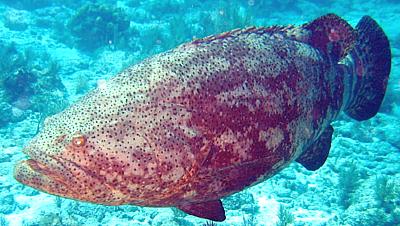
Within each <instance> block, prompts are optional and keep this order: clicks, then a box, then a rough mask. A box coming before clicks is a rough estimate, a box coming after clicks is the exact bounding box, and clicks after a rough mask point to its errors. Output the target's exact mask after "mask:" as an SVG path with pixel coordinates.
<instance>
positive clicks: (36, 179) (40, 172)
mask: <svg viewBox="0 0 400 226" xmlns="http://www.w3.org/2000/svg"><path fill="white" fill-rule="evenodd" d="M14 178H15V179H16V180H17V181H18V182H20V183H22V184H25V185H27V186H29V187H32V188H35V189H38V190H40V191H43V192H46V193H50V194H54V195H60V196H65V195H66V194H67V193H71V192H72V191H71V189H68V186H67V184H66V183H65V182H63V181H62V180H61V179H60V178H59V176H57V175H56V173H55V171H54V170H52V169H50V167H48V166H46V165H45V164H43V163H41V162H39V161H37V160H34V159H26V160H22V161H20V162H18V163H17V164H16V165H15V167H14ZM66 192H67V193H66Z"/></svg>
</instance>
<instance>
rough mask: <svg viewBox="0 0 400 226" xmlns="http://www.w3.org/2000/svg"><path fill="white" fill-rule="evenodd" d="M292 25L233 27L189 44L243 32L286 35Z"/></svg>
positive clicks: (231, 36)
mask: <svg viewBox="0 0 400 226" xmlns="http://www.w3.org/2000/svg"><path fill="white" fill-rule="evenodd" d="M294 28H295V27H294V26H293V25H289V26H271V27H254V26H253V27H247V28H243V29H234V30H231V31H227V32H224V33H221V34H216V35H210V36H207V37H204V38H199V39H195V40H193V41H192V42H191V44H202V43H210V42H213V41H215V40H221V39H226V38H235V37H238V36H240V35H244V34H259V35H262V34H265V33H269V34H273V33H281V34H282V35H283V36H287V35H286V34H287V33H289V32H288V31H290V30H291V29H294Z"/></svg>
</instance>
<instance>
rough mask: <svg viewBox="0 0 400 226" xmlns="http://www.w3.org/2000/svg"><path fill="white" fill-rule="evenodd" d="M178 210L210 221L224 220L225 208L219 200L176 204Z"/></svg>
mask: <svg viewBox="0 0 400 226" xmlns="http://www.w3.org/2000/svg"><path fill="white" fill-rule="evenodd" d="M178 208H179V209H180V210H182V211H183V212H185V213H188V214H190V215H194V216H196V217H201V218H206V219H209V220H212V221H224V220H225V218H226V217H225V210H224V207H223V206H222V202H221V200H214V201H208V202H202V203H188V204H184V205H180V206H178Z"/></svg>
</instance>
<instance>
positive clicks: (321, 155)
mask: <svg viewBox="0 0 400 226" xmlns="http://www.w3.org/2000/svg"><path fill="white" fill-rule="evenodd" d="M332 134H333V128H332V126H331V125H329V126H328V127H327V128H326V129H325V131H324V132H323V133H322V134H321V136H320V137H319V139H318V140H316V141H315V142H314V144H312V145H311V146H310V147H309V148H308V149H307V150H306V151H305V152H304V153H303V154H302V155H300V157H299V158H298V159H297V160H296V162H298V163H300V164H301V165H303V166H304V167H305V168H306V169H308V170H312V171H314V170H317V169H319V168H320V167H321V166H322V165H324V163H325V160H326V159H327V158H328V155H329V149H330V148H331V142H332Z"/></svg>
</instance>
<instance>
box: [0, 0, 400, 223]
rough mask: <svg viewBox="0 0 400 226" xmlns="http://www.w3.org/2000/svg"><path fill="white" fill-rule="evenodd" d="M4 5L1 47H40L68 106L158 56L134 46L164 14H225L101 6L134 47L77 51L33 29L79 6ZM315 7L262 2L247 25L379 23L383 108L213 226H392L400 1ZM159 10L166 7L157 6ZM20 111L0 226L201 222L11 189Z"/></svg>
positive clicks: (188, 19) (7, 135)
mask: <svg viewBox="0 0 400 226" xmlns="http://www.w3.org/2000/svg"><path fill="white" fill-rule="evenodd" d="M10 2H12V1H0V18H1V19H0V41H1V42H10V41H13V42H15V44H16V46H17V47H18V48H21V49H23V48H33V49H45V50H46V51H47V52H48V53H49V55H50V56H51V58H52V59H53V60H54V61H56V62H57V63H58V64H59V66H60V71H59V76H60V78H61V79H62V82H63V84H64V85H65V87H66V92H67V93H68V100H69V103H73V102H74V101H76V100H77V99H79V97H81V96H82V95H84V93H85V92H86V91H87V90H89V89H90V88H91V87H94V86H95V85H96V83H97V81H98V80H101V79H106V78H109V77H110V76H112V75H114V74H116V73H117V72H118V71H120V70H121V69H122V68H123V67H126V66H127V65H128V64H130V63H131V62H137V61H138V60H140V59H143V58H144V57H146V56H147V55H151V54H153V53H156V52H159V51H161V50H162V48H161V47H162V45H163V43H160V42H156V43H150V45H149V46H150V47H151V48H153V49H152V50H151V51H148V50H144V48H145V46H141V47H140V45H141V44H140V43H143V42H141V40H140V39H141V38H142V39H143V38H144V37H145V36H144V35H143V34H141V32H142V31H144V30H145V29H146V28H147V27H149V26H153V25H157V26H159V27H160V29H159V31H160V32H161V31H163V30H168V28H167V27H163V26H167V25H165V21H164V20H165V19H166V18H167V16H168V17H171V16H177V17H179V18H181V20H180V21H181V22H182V23H186V24H188V25H189V26H188V27H189V28H191V29H194V30H196V29H201V28H202V25H201V24H196V15H197V14H196V10H197V11H199V10H202V11H207V10H208V11H209V12H210V13H215V14H218V13H219V14H221V13H222V14H223V13H224V10H226V9H224V4H223V2H222V1H206V3H200V1H193V4H192V3H190V2H189V1H184V0H169V1H159V2H156V1H136V2H138V3H134V4H128V3H127V2H124V1H108V2H110V3H111V4H112V5H113V6H118V7H122V8H124V9H125V10H126V12H127V14H128V18H129V20H130V26H131V27H132V26H133V27H135V29H136V31H137V32H136V33H135V35H136V37H129V38H132V39H133V42H136V41H137V42H138V43H139V44H136V46H135V47H131V48H122V47H121V48H119V47H116V46H114V45H112V44H110V45H104V46H103V47H100V48H96V49H92V50H85V51H82V50H81V48H79V47H78V46H77V45H76V44H74V42H73V41H72V43H71V41H69V42H65V41H63V38H62V37H64V36H65V34H63V35H64V36H62V35H60V34H57V32H58V33H59V32H60V31H59V30H58V31H57V30H54V27H51V26H49V27H46V26H43V23H41V24H40V25H39V23H38V21H39V19H41V20H42V21H43V20H48V21H50V22H54V20H59V24H61V25H60V26H62V24H63V23H64V22H65V21H68V20H69V18H70V17H71V15H73V14H74V13H75V12H76V10H77V8H79V4H74V3H73V1H65V2H68V3H65V5H62V4H50V3H48V4H43V5H40V7H31V8H25V7H24V6H23V4H33V5H34V4H35V2H36V1H21V2H22V5H16V4H14V3H10ZM17 2H19V1H17ZM37 2H40V3H41V4H42V3H43V2H45V3H46V1H37ZM50 2H51V1H50ZM71 2H72V3H71ZM82 2H83V1H82ZM88 2H89V1H88ZM128 2H129V1H128ZM130 2H135V1H130ZM324 2H325V3H319V1H276V2H274V3H271V4H265V6H264V7H269V8H268V9H262V8H261V9H257V10H258V13H257V14H255V15H254V18H253V20H252V22H253V23H254V24H256V25H258V26H260V25H265V26H268V25H271V24H289V23H293V24H302V23H304V22H306V21H309V20H312V19H313V18H315V17H317V16H320V15H323V14H325V13H328V12H334V13H337V14H338V15H340V16H342V17H343V18H345V19H346V20H348V21H349V22H350V23H351V24H352V25H353V26H354V25H356V23H357V21H358V20H359V19H360V18H361V16H362V15H366V14H367V15H370V16H372V17H373V18H375V19H376V20H377V21H378V22H379V23H380V24H381V25H382V27H383V29H384V30H385V32H386V33H387V35H388V37H389V39H390V41H391V45H392V54H393V58H392V72H391V77H390V80H389V88H388V92H389V93H390V100H385V103H384V105H385V109H384V110H381V112H379V113H378V114H377V116H376V117H374V118H373V119H370V120H368V121H364V122H356V121H354V120H351V119H349V118H348V117H346V116H345V115H341V116H340V117H339V119H338V120H337V121H335V122H334V123H333V126H334V129H335V133H334V139H333V142H332V148H331V151H330V154H329V158H328V160H327V162H326V163H325V165H324V166H323V167H322V168H320V169H319V170H317V171H315V172H311V171H307V170H306V169H304V168H303V167H302V166H301V165H300V164H298V163H295V162H294V163H292V164H290V166H289V167H287V168H286V169H284V170H283V171H282V172H280V173H279V174H277V175H276V176H274V177H273V178H271V179H269V180H267V181H265V182H263V183H260V184H258V185H256V186H254V187H251V188H248V189H246V190H244V191H242V192H240V193H238V194H235V195H233V196H231V197H229V198H225V199H223V203H224V205H225V208H226V214H227V219H226V221H225V222H223V223H217V224H216V225H375V226H378V225H400V198H399V196H400V182H399V181H400V133H399V129H400V102H399V100H400V98H399V97H398V96H399V92H400V82H399V78H400V60H399V57H400V51H399V48H400V29H399V21H400V2H398V1H395V0H392V1H387V0H386V1H385V0H370V1H361V0H350V1H346V0H342V1H324ZM164 3H169V5H168V4H166V6H163V4H164ZM38 4H39V3H38ZM203 4H205V6H204V5H203ZM258 4H261V3H260V1H257V0H250V1H240V2H237V3H233V5H234V6H233V7H238V8H239V9H240V10H242V11H246V10H248V9H251V7H256V6H257V5H258ZM128 5H129V6H128ZM202 5H203V6H202ZM171 6H173V7H176V6H179V10H175V11H174V10H168V9H163V8H162V7H171ZM152 7H153V8H152ZM156 10H165V11H164V12H157V11H156ZM242 11H241V12H242ZM10 14H11V15H15V16H18V18H17V21H14V23H17V24H16V25H15V24H14V25H15V26H17V27H15V26H14V25H10V24H9V23H10V21H9V20H13V18H14V16H11V18H10ZM165 14H168V15H165ZM217 16H218V15H217ZM50 22H49V24H54V23H50ZM19 23H22V25H21V24H19ZM18 26H21V27H18ZM203 26H204V24H203ZM164 28H165V29H164ZM166 32H168V31H166ZM170 32H171V31H170ZM172 33H173V31H172ZM67 35H68V33H67ZM131 35H132V34H131ZM152 44H154V45H152ZM160 46H161V47H160ZM160 48H161V49H160ZM82 76H84V77H85V79H84V82H86V83H87V87H85V90H84V92H77V91H76V89H77V86H78V85H77V84H78V83H79V82H81V81H82ZM20 111H21V110H18V109H15V111H13V112H14V113H15V114H17V113H19V114H21V112H20ZM23 111H26V112H25V113H24V114H26V117H24V119H23V120H22V121H18V120H16V122H11V123H8V124H6V125H3V126H2V127H1V128H0V225H1V226H3V225H13V226H14V225H15V226H18V225H91V226H92V225H155V226H159V225H168V226H169V225H171V226H172V225H185V226H186V225H188V226H190V225H203V224H205V223H206V221H205V220H203V219H199V218H196V217H192V216H189V215H185V214H182V213H181V212H179V211H175V210H174V209H172V208H142V207H136V206H120V207H107V206H101V205H93V204H87V203H83V202H77V201H72V200H68V199H63V198H57V197H55V196H52V195H48V194H45V193H42V192H38V191H36V190H34V189H31V188H29V187H26V186H24V185H21V184H19V183H17V182H16V181H15V180H14V179H13V176H12V173H13V165H14V164H15V162H17V161H19V160H21V159H23V158H25V156H24V154H23V153H21V148H22V147H23V145H24V144H25V143H26V142H27V141H29V139H30V138H31V137H32V136H34V134H35V133H36V127H37V121H38V117H39V113H38V112H34V111H32V110H29V109H25V110H23ZM382 178H386V179H387V180H388V183H383V182H382V181H384V179H382ZM279 209H281V210H283V209H284V210H285V211H284V212H285V213H286V214H282V211H281V214H279ZM285 216H286V217H288V216H289V218H290V216H292V217H293V220H286V221H285V219H284V217H285Z"/></svg>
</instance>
